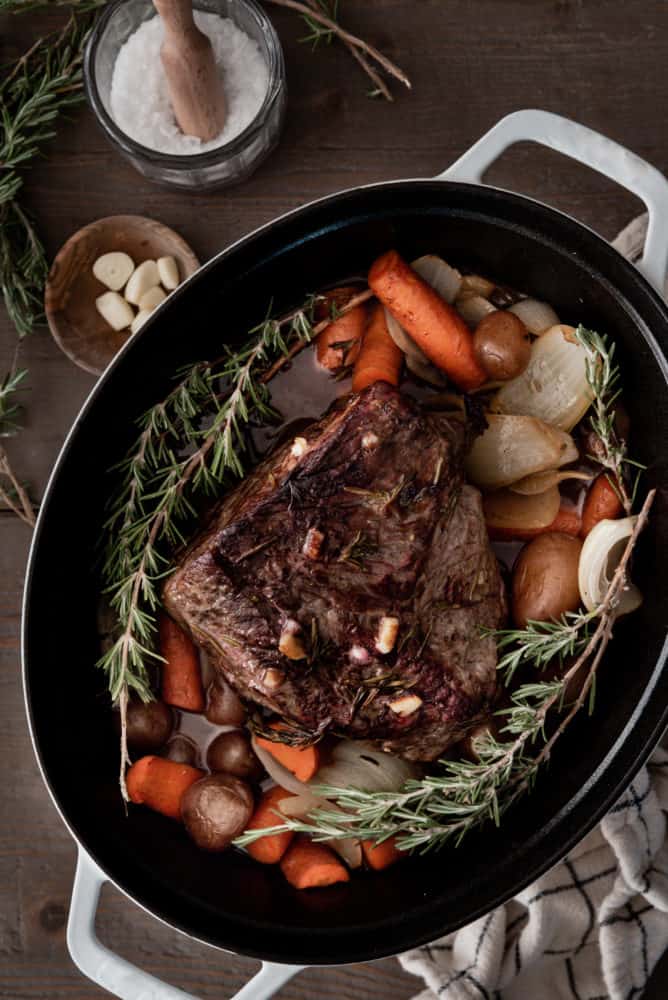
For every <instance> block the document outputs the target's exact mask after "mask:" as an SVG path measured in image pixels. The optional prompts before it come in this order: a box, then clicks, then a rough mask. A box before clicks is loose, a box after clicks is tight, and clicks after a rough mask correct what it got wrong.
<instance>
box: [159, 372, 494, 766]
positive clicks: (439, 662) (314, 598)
mask: <svg viewBox="0 0 668 1000" xmlns="http://www.w3.org/2000/svg"><path fill="white" fill-rule="evenodd" d="M467 433H468V432H467V426H466V421H465V420H464V419H463V418H462V417H455V416H452V415H450V416H446V415H443V414H439V413H433V412H427V411H424V410H423V409H422V408H421V407H420V405H419V404H418V403H417V402H416V401H415V400H414V399H412V398H410V397H409V396H407V395H404V394H402V393H401V392H399V391H398V390H397V389H394V388H392V387H391V386H389V385H387V384H386V383H383V382H379V383H376V384H375V385H372V386H370V387H369V388H368V389H365V390H364V391H363V392H361V393H359V394H357V395H350V396H347V397H346V398H345V399H343V400H342V401H339V403H337V404H336V405H335V406H334V407H333V408H332V409H330V411H328V413H327V414H326V415H325V416H324V417H323V419H322V420H320V421H319V422H318V423H315V424H312V425H311V426H310V427H309V428H308V429H307V430H306V431H304V432H303V436H302V437H297V438H295V439H294V440H293V441H291V442H289V443H287V444H285V445H284V446H283V447H280V448H279V449H278V450H276V451H275V452H273V453H272V454H271V455H270V456H269V457H268V458H267V459H265V460H264V462H263V463H262V464H261V465H259V466H258V467H257V468H256V469H255V471H254V472H252V473H251V474H250V475H249V476H247V478H246V479H245V480H244V481H243V482H242V483H241V484H240V485H239V486H238V488H236V489H235V490H234V491H233V492H231V493H230V494H229V495H228V496H227V497H226V498H225V499H224V501H223V502H222V504H221V505H220V507H219V508H218V509H217V511H216V513H215V516H214V518H213V519H212V521H211V523H210V524H209V526H208V527H207V528H206V530H205V531H204V533H203V534H202V535H200V537H199V538H198V539H197V540H196V541H195V543H194V544H193V545H192V546H191V548H190V550H189V551H188V552H186V554H185V555H184V556H183V558H182V560H181V562H180V564H179V566H178V568H177V569H176V571H175V572H174V574H173V575H172V576H171V577H170V579H169V580H168V582H167V584H166V587H165V592H164V597H165V604H166V607H167V610H168V611H169V613H170V614H171V615H172V616H173V617H174V618H175V619H176V620H177V621H179V622H180V623H181V624H182V625H183V626H184V627H185V628H186V629H187V630H188V631H189V632H190V634H191V635H192V636H193V638H194V640H195V641H196V642H197V643H198V644H199V645H200V646H201V647H202V648H203V649H204V650H205V651H206V652H207V654H208V655H209V656H210V657H211V658H212V659H213V661H214V663H215V664H216V665H217V667H218V668H219V669H220V670H221V671H222V672H223V673H224V675H225V677H226V678H227V680H228V681H229V682H230V683H231V684H232V685H233V687H234V688H235V689H236V690H237V691H238V692H239V694H240V695H241V696H242V697H244V698H246V699H249V700H250V701H252V702H255V703H257V704H259V705H262V706H264V707H265V708H267V709H270V710H271V711H272V712H273V713H277V714H278V715H279V716H280V717H281V718H282V719H283V720H285V721H286V722H287V723H288V725H289V727H290V731H291V736H292V737H293V738H294V739H295V741H297V740H299V739H303V740H304V741H305V742H306V741H308V740H309V739H311V740H312V739H313V738H314V737H316V736H319V735H322V734H323V733H324V732H331V733H335V734H338V735H345V736H348V737H351V738H353V739H354V738H358V739H369V740H375V741H378V743H379V745H380V746H382V747H383V748H384V749H387V750H391V751H394V752H397V753H399V754H401V755H402V756H404V757H406V758H409V759H412V760H432V759H434V758H436V757H438V756H439V755H440V754H441V753H442V751H443V750H445V749H446V748H447V747H448V746H450V745H451V744H452V743H455V742H457V741H458V740H460V739H461V738H462V737H463V736H465V735H466V733H467V732H468V731H470V729H471V728H472V727H473V726H474V725H475V724H476V723H477V722H478V721H479V720H480V718H481V717H482V716H484V715H485V714H486V712H487V711H488V710H489V708H490V705H491V703H492V699H493V696H494V690H495V672H496V650H495V644H494V641H493V639H490V638H485V637H483V635H482V634H481V629H480V627H481V626H489V627H492V628H494V627H498V626H499V625H500V624H501V623H502V621H503V619H504V616H505V600H504V592H503V584H502V581H501V577H500V573H499V568H498V565H497V561H496V559H495V557H494V554H493V553H492V551H491V550H490V547H489V542H488V539H487V532H486V529H485V523H484V520H483V516H482V509H481V502H480V495H479V493H478V491H477V490H476V489H474V488H473V487H472V486H469V485H467V484H466V483H465V481H464V474H463V469H462V458H463V453H464V450H465V447H466V443H467V441H466V439H467Z"/></svg>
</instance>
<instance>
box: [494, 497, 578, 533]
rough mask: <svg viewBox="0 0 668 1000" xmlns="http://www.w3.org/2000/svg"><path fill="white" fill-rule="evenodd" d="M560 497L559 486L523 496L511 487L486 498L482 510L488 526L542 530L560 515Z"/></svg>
mask: <svg viewBox="0 0 668 1000" xmlns="http://www.w3.org/2000/svg"><path fill="white" fill-rule="evenodd" d="M560 502H561V497H560V496H559V488H558V487H557V486H551V487H550V488H549V489H548V490H545V492H544V493H535V494H533V495H532V496H522V495H521V494H520V493H513V492H511V490H509V489H506V490H497V491H496V492H495V493H488V494H486V495H485V496H484V497H483V501H482V509H483V513H484V515H485V523H486V525H487V527H488V528H503V529H506V530H517V529H519V530H520V531H540V530H541V529H542V528H547V527H549V526H550V525H551V524H552V522H553V521H554V519H555V517H556V516H557V512H558V511H559V504H560Z"/></svg>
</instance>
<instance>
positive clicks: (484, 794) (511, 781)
mask: <svg viewBox="0 0 668 1000" xmlns="http://www.w3.org/2000/svg"><path fill="white" fill-rule="evenodd" d="M654 494H655V491H654V490H652V491H650V493H649V494H648V496H647V499H646V500H645V503H644V504H643V507H642V509H641V511H640V513H639V514H638V516H637V519H636V523H635V526H634V530H633V533H632V535H631V537H630V538H629V540H628V542H627V545H626V548H625V550H624V553H623V555H622V558H621V560H620V562H619V564H618V566H617V569H616V571H615V573H614V575H613V578H612V580H611V582H610V586H609V588H608V591H607V593H606V595H605V598H604V600H603V602H602V603H601V605H600V607H599V608H597V609H596V612H595V615H594V617H595V619H596V622H597V624H596V628H595V629H593V631H592V632H591V634H590V635H589V637H588V639H587V641H586V644H585V645H584V647H583V648H582V649H581V652H580V654H579V656H578V657H577V659H576V660H575V662H574V663H573V664H572V665H571V666H570V667H569V668H568V669H567V670H566V671H565V672H564V674H563V676H562V677H560V678H558V679H556V680H553V681H545V682H536V683H529V684H523V685H522V686H521V687H520V688H519V689H518V690H517V691H515V692H514V694H513V695H512V698H511V705H510V707H509V708H507V709H504V710H503V712H502V713H500V714H501V717H502V718H503V720H504V725H503V727H502V731H501V734H500V735H501V736H502V737H504V739H497V738H495V737H493V736H492V735H491V734H487V735H485V736H483V737H480V738H479V739H478V740H477V741H476V753H477V757H478V760H477V761H475V762H473V761H466V760H459V761H447V760H444V761H441V762H440V764H441V772H440V773H437V774H430V775H427V776H426V777H423V778H420V779H412V780H410V781H408V782H406V784H405V785H404V786H403V788H401V789H400V790H399V791H397V792H366V791H364V790H363V789H356V788H345V789H342V788H336V787H331V786H326V787H320V788H315V789H314V792H316V794H318V795H322V796H325V797H327V798H329V799H330V800H331V801H332V802H333V803H334V804H335V806H336V809H327V808H321V809H316V810H314V811H313V813H311V814H310V815H309V816H308V817H306V818H305V819H293V818H291V817H285V818H283V817H281V820H282V822H281V823H280V824H279V823H277V825H276V826H275V827H271V828H270V829H265V830H249V831H246V832H245V833H244V834H242V835H241V836H240V837H239V838H237V840H236V841H235V843H236V844H237V845H238V846H240V847H244V846H246V845H247V844H250V843H252V842H253V841H254V840H257V839H258V837H260V836H267V835H268V834H272V833H278V832H281V831H284V830H286V829H288V830H294V831H296V832H300V833H307V834H309V835H310V836H311V837H313V838H314V839H315V840H330V839H342V838H346V837H356V838H362V839H365V840H373V841H375V842H377V843H380V842H382V841H383V840H386V839H387V838H388V837H396V838H397V844H398V846H399V847H400V848H402V849H403V850H407V851H408V850H414V849H420V850H421V851H427V850H432V849H435V848H438V847H441V846H443V845H444V844H445V843H447V842H448V841H450V840H453V839H454V840H455V841H457V842H459V841H460V840H461V838H462V837H463V836H464V835H465V834H466V833H468V832H470V831H471V830H473V829H476V828H477V827H479V826H481V825H482V824H483V823H485V822H487V821H489V820H492V821H494V822H495V823H497V824H498V823H499V821H500V818H501V816H502V815H503V814H504V813H505V812H506V810H507V809H508V808H509V807H510V806H511V805H512V804H513V803H514V802H515V801H516V800H517V799H518V798H519V797H520V796H521V795H522V794H524V792H526V791H527V790H528V789H530V788H531V787H532V785H533V783H534V780H535V777H536V773H537V771H538V770H539V768H540V766H541V764H543V763H544V762H545V761H547V760H548V759H549V756H550V754H551V752H552V749H553V747H554V745H555V743H556V742H557V740H558V739H559V738H560V737H561V735H562V734H563V732H564V731H565V729H566V728H567V727H568V725H569V724H570V722H571V721H572V720H573V718H574V717H575V715H576V714H577V713H578V712H579V710H580V709H581V708H582V706H583V705H584V704H585V702H586V701H587V699H588V698H589V697H590V693H591V691H592V689H593V687H594V683H595V678H596V672H597V670H598V667H599V664H600V662H601V659H602V657H603V654H604V652H605V650H606V648H607V644H608V642H609V640H610V637H611V635H612V628H613V625H614V622H615V619H616V614H617V610H616V608H617V602H618V598H619V594H620V593H621V590H622V589H623V587H624V586H625V585H626V572H627V566H628V562H629V559H630V557H631V553H632V552H633V549H634V547H635V543H636V541H637V538H638V536H639V534H640V532H641V531H642V530H643V528H644V527H645V524H646V523H647V518H648V515H649V510H650V508H651V505H652V502H653V500H654ZM585 665H586V666H587V675H586V677H585V679H584V682H583V684H582V687H581V690H580V693H579V694H578V696H577V698H576V699H575V701H574V702H573V704H572V705H571V706H570V707H569V708H568V710H567V711H566V713H565V714H563V715H562V718H561V720H560V722H559V724H558V725H557V726H556V728H555V729H554V731H553V732H552V734H551V735H550V736H549V737H548V736H547V734H546V731H545V722H546V719H547V716H548V713H549V712H550V711H551V710H553V709H559V708H563V707H564V700H565V694H566V689H567V687H568V684H569V682H570V681H571V680H572V679H573V678H574V677H575V676H576V674H578V673H579V672H580V670H581V669H582V668H583V667H585ZM539 742H540V743H542V745H541V747H540V750H539V751H538V752H537V753H536V752H535V750H534V747H535V745H536V744H537V743H539Z"/></svg>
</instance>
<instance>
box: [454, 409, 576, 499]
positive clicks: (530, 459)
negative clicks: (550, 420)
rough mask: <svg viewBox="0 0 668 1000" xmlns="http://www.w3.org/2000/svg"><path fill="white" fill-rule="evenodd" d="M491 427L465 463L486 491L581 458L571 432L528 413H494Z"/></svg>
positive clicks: (474, 479) (476, 481) (471, 475)
mask: <svg viewBox="0 0 668 1000" xmlns="http://www.w3.org/2000/svg"><path fill="white" fill-rule="evenodd" d="M487 423H488V426H487V430H485V431H484V432H483V433H482V434H481V435H480V437H478V438H476V440H475V441H474V442H473V447H472V448H471V450H470V452H469V454H468V456H467V458H466V462H465V467H466V472H467V475H468V478H469V479H470V480H471V482H472V483H475V485H476V486H480V487H481V489H483V490H496V489H499V487H501V486H509V485H510V484H511V483H515V482H517V480H518V479H524V478H525V477H526V476H530V475H531V474H532V473H534V472H544V471H545V470H546V469H555V468H558V467H560V466H562V465H568V464H569V463H570V462H575V461H577V459H578V450H577V448H576V446H575V442H574V441H573V438H572V437H571V436H570V434H565V433H564V432H563V431H559V430H557V429H556V428H555V427H549V426H548V425H547V424H545V423H543V421H542V420H537V419H536V418H535V417H526V416H505V415H502V414H496V413H490V414H488V416H487Z"/></svg>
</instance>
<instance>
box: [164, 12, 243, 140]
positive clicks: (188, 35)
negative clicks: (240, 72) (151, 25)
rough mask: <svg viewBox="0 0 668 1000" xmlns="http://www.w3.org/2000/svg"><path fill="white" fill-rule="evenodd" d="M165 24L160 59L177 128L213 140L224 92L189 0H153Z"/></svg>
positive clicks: (220, 122) (221, 123) (219, 128)
mask: <svg viewBox="0 0 668 1000" xmlns="http://www.w3.org/2000/svg"><path fill="white" fill-rule="evenodd" d="M153 5H154V7H155V9H156V10H157V12H158V14H159V16H160V17H161V18H162V22H163V24H164V27H165V37H164V39H163V42H162V48H161V50H160V58H161V60H162V65H163V67H164V70H165V76H166V77H167V89H168V90H169V97H170V101H171V104H172V109H173V111H174V116H175V118H176V121H177V123H178V125H179V128H180V129H181V131H182V132H183V133H184V135H194V136H197V137H198V138H199V139H203V140H208V139H213V138H214V137H215V136H217V135H219V134H220V132H221V131H222V129H223V126H224V124H225V94H224V91H223V85H222V81H221V79H220V75H219V73H218V70H217V68H216V60H215V57H214V54H213V49H212V47H211V42H210V41H209V39H208V37H207V36H206V35H205V34H204V32H202V31H200V30H199V28H198V27H197V25H196V24H195V21H194V19H193V7H192V0H153Z"/></svg>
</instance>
